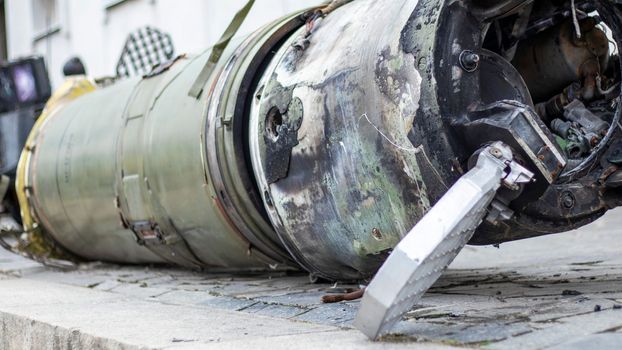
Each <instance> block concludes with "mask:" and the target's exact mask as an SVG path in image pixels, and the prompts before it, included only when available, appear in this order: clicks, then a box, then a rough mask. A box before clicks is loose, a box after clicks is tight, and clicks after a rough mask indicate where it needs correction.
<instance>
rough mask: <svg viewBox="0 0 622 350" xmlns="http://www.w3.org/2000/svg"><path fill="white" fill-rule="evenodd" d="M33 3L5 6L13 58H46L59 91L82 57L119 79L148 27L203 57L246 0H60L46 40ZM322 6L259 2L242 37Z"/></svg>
mask: <svg viewBox="0 0 622 350" xmlns="http://www.w3.org/2000/svg"><path fill="white" fill-rule="evenodd" d="M33 2H34V0H6V1H5V9H6V17H7V41H8V54H9V58H10V59H13V58H18V57H23V56H28V55H32V54H35V53H36V54H39V55H42V56H44V57H45V58H46V62H47V65H48V71H49V73H50V77H51V78H52V83H53V85H54V86H58V84H59V83H60V82H62V79H63V78H62V65H63V63H64V62H65V61H66V60H67V59H68V58H69V57H72V56H76V55H77V56H79V57H81V58H82V60H83V61H84V63H85V65H86V67H87V70H88V73H89V75H91V76H94V77H100V76H107V75H114V74H115V67H116V63H117V60H118V58H119V56H120V54H121V49H122V48H123V45H124V43H125V39H126V37H127V35H128V33H129V32H130V31H133V30H134V29H136V28H139V27H142V26H145V25H150V26H153V27H156V28H159V29H161V30H163V31H165V32H168V33H169V34H171V36H172V38H173V43H174V45H175V51H176V53H177V54H181V53H198V52H200V51H203V50H204V49H206V48H207V47H209V46H210V45H212V44H213V43H215V42H216V40H218V38H219V37H220V35H221V34H222V32H223V31H224V29H225V28H226V27H227V25H228V24H229V21H230V20H231V19H232V18H233V15H234V14H235V13H236V11H237V10H238V9H239V8H240V7H242V6H243V5H244V4H245V3H246V0H125V1H121V2H120V3H119V4H118V5H116V6H113V7H110V8H107V7H106V4H107V3H110V2H111V1H110V0H56V2H57V18H58V21H57V22H56V23H52V24H51V26H52V27H51V29H53V33H51V34H49V35H47V36H44V37H41V34H42V33H41V32H39V33H36V32H35V30H34V28H35V26H34V24H33V11H32V6H33ZM322 2H323V1H322V0H257V1H256V3H255V6H254V8H253V10H252V11H251V13H250V15H249V17H248V18H247V21H246V23H245V24H244V26H243V27H242V29H241V30H240V33H249V32H251V31H252V30H254V29H256V28H258V27H259V26H261V25H262V24H265V23H267V22H269V21H271V20H273V19H275V18H278V17H280V16H282V15H285V14H288V13H291V12H294V11H296V10H299V9H303V8H306V7H310V6H313V5H317V4H320V3H322ZM38 36H39V37H40V38H39V39H38V40H35V38H37V37H38Z"/></svg>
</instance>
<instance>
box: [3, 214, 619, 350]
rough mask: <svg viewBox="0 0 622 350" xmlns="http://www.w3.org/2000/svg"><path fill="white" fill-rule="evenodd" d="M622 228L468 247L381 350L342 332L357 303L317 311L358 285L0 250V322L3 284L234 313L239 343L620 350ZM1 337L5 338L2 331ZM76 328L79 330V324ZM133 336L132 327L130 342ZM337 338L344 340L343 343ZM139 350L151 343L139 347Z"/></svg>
mask: <svg viewBox="0 0 622 350" xmlns="http://www.w3.org/2000/svg"><path fill="white" fill-rule="evenodd" d="M621 227H622V211H614V212H611V213H610V214H608V215H607V216H606V218H604V219H601V220H600V221H598V222H596V223H595V224H592V225H590V226H588V227H586V228H583V229H581V230H579V231H575V232H570V233H566V234H560V235H556V236H549V237H542V238H537V239H531V240H526V241H521V242H513V243H508V244H504V245H502V246H501V247H500V248H494V247H467V248H466V249H465V250H464V251H463V252H462V253H461V254H460V256H459V257H458V259H457V260H456V261H455V262H454V263H453V264H452V266H451V267H450V269H449V270H448V271H447V272H446V273H445V274H444V276H443V277H442V278H441V279H440V280H439V281H438V282H437V283H436V284H435V285H434V287H433V288H432V289H431V290H430V291H429V292H428V293H427V294H426V295H425V296H424V298H423V300H422V301H421V303H420V304H419V305H417V306H416V308H415V309H413V310H412V311H411V312H410V313H408V314H407V315H406V317H405V319H404V320H403V321H402V322H401V323H400V324H399V325H398V326H397V328H396V329H395V334H393V335H390V336H388V337H386V338H385V339H384V340H383V342H382V343H371V342H367V341H366V340H364V339H362V338H361V337H360V336H359V335H358V333H357V332H356V331H354V330H351V328H352V327H351V323H352V320H353V319H354V316H355V314H356V311H357V308H358V302H357V301H354V302H343V303H338V304H322V303H321V302H320V299H321V297H322V296H323V295H326V294H332V293H340V292H344V291H346V290H348V289H349V288H356V287H357V286H352V285H344V284H322V283H317V284H312V283H310V282H309V279H308V277H307V276H305V275H302V274H298V275H296V274H278V273H277V274H270V275H267V274H262V275H247V276H233V275H210V274H202V273H196V272H192V271H187V270H181V269H173V268H166V267H153V266H152V267H143V266H118V265H110V264H103V263H90V264H84V265H82V266H80V267H79V268H78V269H76V270H73V271H65V272H64V271H59V270H55V269H50V268H45V267H42V266H40V265H38V264H37V263H34V262H30V261H27V260H24V259H23V258H20V257H17V256H15V255H12V254H10V253H8V252H4V251H3V252H1V253H0V312H3V311H4V310H3V306H2V305H3V301H2V300H4V299H1V298H2V295H3V294H2V285H3V284H4V285H5V286H8V285H7V283H9V282H12V283H15V282H16V281H34V282H36V283H42V285H51V284H53V285H56V286H57V285H65V286H67V285H69V286H74V287H78V288H81V289H83V290H90V291H93V292H96V291H97V292H104V293H106V294H105V295H109V296H114V297H118V298H124V300H135V301H136V302H138V301H140V302H141V303H143V302H147V303H152V304H149V305H166V306H167V307H172V310H173V312H175V311H174V310H176V308H178V309H179V310H187V309H192V310H205V311H206V312H210V310H220V311H229V312H230V313H225V314H224V315H225V316H223V317H228V316H226V315H233V313H231V311H232V312H235V313H236V314H240V315H243V316H249V315H250V316H253V317H255V316H258V317H259V316H261V317H260V318H253V317H250V318H249V317H246V318H244V320H246V321H244V322H250V324H249V325H248V326H244V325H243V324H241V325H240V327H238V328H237V332H239V333H240V335H241V334H242V333H243V334H244V335H246V333H244V330H245V329H247V328H249V327H250V328H252V326H253V325H252V323H253V320H256V321H255V322H264V321H262V320H265V319H277V320H279V319H280V320H288V321H295V322H294V323H292V324H295V325H296V327H303V329H304V328H305V327H309V328H308V329H309V332H308V334H307V335H306V336H304V337H300V338H299V339H301V340H300V341H302V340H304V339H306V340H307V341H309V343H306V344H307V345H314V346H318V347H319V346H322V347H326V344H332V345H333V346H336V347H340V348H344V347H345V348H347V347H349V346H352V347H353V346H355V345H354V344H355V343H352V342H350V340H348V339H350V338H347V339H346V338H339V337H336V338H334V339H330V338H331V337H321V336H320V337H319V338H318V339H315V338H314V337H317V336H318V334H321V333H317V332H324V331H326V329H330V330H333V329H338V330H341V331H344V332H346V333H347V334H348V336H350V335H352V334H357V336H356V346H357V347H360V346H370V347H378V346H388V347H393V346H397V345H404V344H407V345H409V346H411V347H412V346H414V345H413V344H412V343H416V344H415V345H416V346H425V345H426V344H427V345H434V346H433V347H434V348H436V347H438V346H440V345H441V344H443V345H447V346H457V347H482V348H491V349H514V348H528V349H543V348H556V349H557V348H559V349H585V348H594V349H620V348H622V243H621V239H622V233H621V232H620V231H621V229H620V228H621ZM7 288H8V287H7ZM26 288H30V287H26ZM32 288H34V287H32ZM100 294H101V293H99V294H98V295H100ZM101 295H103V294H101ZM128 298H129V299H128ZM23 303H24V304H28V303H30V301H29V300H23ZM130 305H131V304H130ZM141 305H142V304H141ZM35 311H36V310H35ZM35 314H36V312H35ZM69 316H71V315H69ZM94 317H97V316H94ZM171 317H175V315H171ZM231 317H233V316H231ZM249 320H250V321H249ZM137 323H140V320H137ZM288 324H289V323H288ZM194 326H195V327H198V328H200V327H209V325H203V324H197V325H194ZM318 326H319V327H320V328H314V327H318ZM3 327H4V328H5V329H6V327H7V325H6V324H4V326H3ZM74 327H77V329H79V328H80V324H77V325H75V326H74ZM322 327H328V328H322ZM142 329H144V328H141V327H138V328H137V329H136V330H135V332H136V333H134V334H135V335H136V334H137V333H139V332H141V330H142ZM173 334H174V329H171V336H170V337H169V338H168V339H170V342H171V343H175V344H180V346H181V345H183V348H192V347H201V346H202V345H205V343H204V342H203V343H202V342H201V341H200V340H197V339H176V338H174V337H173ZM228 335H229V336H231V335H232V334H228ZM233 335H235V334H233ZM275 336H276V335H275ZM139 338H140V337H139ZM253 339H254V340H253V342H252V343H251V344H256V345H257V347H258V348H271V349H273V348H274V347H275V346H274V342H275V340H276V339H277V338H271V336H270V335H269V334H265V335H264V336H259V337H255V338H253ZM314 339H315V340H314ZM339 339H346V340H343V341H344V342H343V343H341V344H340V340H339ZM0 340H1V339H0ZM212 340H213V339H212ZM316 340H317V341H316ZM297 341H299V340H297ZM212 343H214V342H213V341H212ZM216 343H218V342H216ZM0 344H2V343H1V342H0ZM158 344H160V343H158ZM175 344H172V345H175ZM227 344H230V345H231V344H235V343H227ZM244 344H247V343H244ZM139 345H140V344H139ZM143 345H145V344H143ZM212 345H213V344H212ZM238 345H239V344H238ZM145 346H148V347H149V346H151V345H149V343H148V342H147V344H146V345H145ZM158 347H162V346H161V345H158ZM231 347H232V348H233V347H234V346H233V345H231Z"/></svg>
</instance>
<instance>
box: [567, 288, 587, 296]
mask: <svg viewBox="0 0 622 350" xmlns="http://www.w3.org/2000/svg"><path fill="white" fill-rule="evenodd" d="M581 294H583V293H581V292H579V291H578V290H570V289H566V290H564V291H563V292H562V295H563V296H574V295H581Z"/></svg>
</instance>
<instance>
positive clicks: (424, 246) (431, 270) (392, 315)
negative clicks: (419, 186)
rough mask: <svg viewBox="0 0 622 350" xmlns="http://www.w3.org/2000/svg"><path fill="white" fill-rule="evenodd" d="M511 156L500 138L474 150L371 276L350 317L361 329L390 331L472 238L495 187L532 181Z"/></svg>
mask: <svg viewBox="0 0 622 350" xmlns="http://www.w3.org/2000/svg"><path fill="white" fill-rule="evenodd" d="M513 158H514V157H513V154H512V151H511V149H510V147H508V146H507V145H505V144H504V143H502V142H495V143H493V144H491V145H490V146H487V147H485V148H484V149H483V150H481V151H480V152H478V153H477V163H476V165H475V167H474V168H473V169H471V170H470V171H469V172H467V173H466V174H465V175H463V176H462V177H461V178H460V179H459V180H458V182H456V184H455V185H454V186H453V187H452V188H450V189H449V191H448V192H447V193H446V194H445V196H443V198H441V199H440V200H439V201H438V203H436V204H435V205H434V207H433V208H432V209H431V210H430V211H429V212H428V213H427V214H426V215H425V216H424V217H423V218H422V219H421V220H420V221H419V223H417V225H416V226H415V227H414V228H413V229H412V230H411V231H410V232H409V233H408V235H406V237H405V238H404V239H403V240H402V241H401V242H400V243H399V244H398V246H397V247H396V248H395V250H394V251H393V253H391V255H390V256H389V258H388V259H387V261H386V262H385V263H384V265H382V267H381V268H380V270H379V271H378V273H377V274H376V276H375V277H374V279H373V280H372V281H371V283H370V285H369V286H368V287H367V290H366V292H365V295H364V297H363V300H362V302H361V307H360V310H359V312H358V314H357V317H356V320H355V322H354V325H355V326H356V327H357V328H358V329H359V330H361V331H362V332H363V333H365V334H366V335H367V336H368V337H369V338H372V339H376V338H378V337H379V336H381V335H383V334H386V333H387V332H389V331H390V330H391V328H392V327H393V326H394V325H395V324H396V323H397V322H398V321H399V320H400V319H401V318H402V316H403V315H404V314H405V313H406V312H408V311H409V310H410V309H411V308H412V307H413V306H414V305H415V303H417V301H418V300H419V299H420V298H421V296H423V294H424V293H425V292H426V291H427V290H428V289H429V288H430V287H431V286H432V284H434V282H436V280H437V279H438V278H439V277H440V276H441V274H442V273H443V271H444V270H445V269H446V268H447V266H449V264H450V263H451V262H452V261H453V260H454V258H455V257H456V256H457V255H458V253H459V252H460V251H461V250H462V248H463V247H464V246H465V245H466V244H467V242H468V241H469V240H470V239H471V237H472V236H473V233H474V232H475V230H476V229H477V227H478V226H479V225H480V224H481V222H482V221H483V219H484V218H485V217H486V215H487V211H488V210H487V209H488V208H489V206H490V205H491V203H492V202H493V200H494V199H495V196H496V195H497V191H498V190H499V188H500V187H501V186H502V185H505V186H506V187H508V188H510V189H517V188H520V186H518V185H519V184H521V183H528V182H531V181H532V179H533V177H534V174H533V173H532V172H530V171H528V170H527V169H525V168H523V167H522V166H520V164H518V163H516V162H514V161H513ZM495 210H497V211H498V210H499V209H498V208H497V209H495ZM499 218H503V215H495V219H499Z"/></svg>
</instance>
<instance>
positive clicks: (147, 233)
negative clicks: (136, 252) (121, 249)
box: [130, 221, 164, 246]
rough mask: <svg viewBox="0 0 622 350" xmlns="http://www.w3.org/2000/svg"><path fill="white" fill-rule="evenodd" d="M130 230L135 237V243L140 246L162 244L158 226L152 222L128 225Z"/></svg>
mask: <svg viewBox="0 0 622 350" xmlns="http://www.w3.org/2000/svg"><path fill="white" fill-rule="evenodd" d="M130 229H131V230H132V231H133V232H134V234H135V235H136V241H137V242H138V244H140V245H144V246H149V245H155V244H164V238H163V236H162V231H160V227H159V226H158V224H156V223H154V222H151V221H135V222H132V223H131V224H130Z"/></svg>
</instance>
